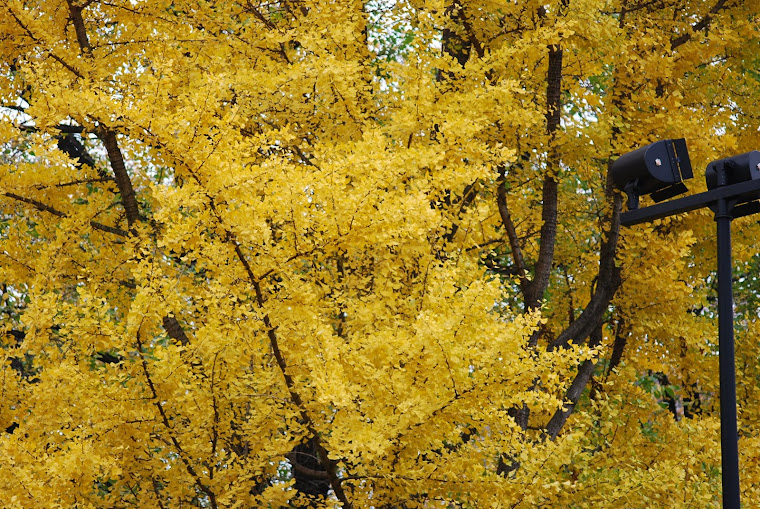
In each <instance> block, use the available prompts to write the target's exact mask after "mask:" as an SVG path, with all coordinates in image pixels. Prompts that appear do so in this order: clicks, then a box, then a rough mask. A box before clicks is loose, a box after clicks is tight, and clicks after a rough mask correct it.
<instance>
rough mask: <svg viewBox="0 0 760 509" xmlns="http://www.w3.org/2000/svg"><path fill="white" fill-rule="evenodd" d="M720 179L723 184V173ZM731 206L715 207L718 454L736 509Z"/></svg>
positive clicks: (727, 497) (727, 498)
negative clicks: (718, 398) (716, 246)
mask: <svg viewBox="0 0 760 509" xmlns="http://www.w3.org/2000/svg"><path fill="white" fill-rule="evenodd" d="M719 179H720V180H722V181H723V183H724V184H725V182H726V172H725V169H723V171H720V172H719ZM732 209H733V204H731V203H729V199H728V198H721V199H719V200H718V202H717V203H716V208H715V222H716V223H717V226H718V342H719V356H718V363H719V371H720V451H721V465H722V472H721V482H722V484H723V507H724V508H731V509H734V508H736V509H739V507H741V502H740V500H739V496H740V495H739V494H740V491H739V433H738V430H737V425H736V370H735V355H734V293H733V287H732V279H733V276H732V274H731V272H732V270H731V269H732V265H731V220H732V219H733V214H732Z"/></svg>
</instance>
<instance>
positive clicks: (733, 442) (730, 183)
mask: <svg viewBox="0 0 760 509" xmlns="http://www.w3.org/2000/svg"><path fill="white" fill-rule="evenodd" d="M679 142H680V144H679ZM658 144H664V146H665V147H666V148H667V149H668V154H669V160H668V161H665V162H663V159H662V158H660V157H657V158H654V157H655V156H654V155H652V154H655V152H656V153H657V154H660V153H661V150H660V149H661V147H659V145H658ZM653 148H654V149H657V150H653ZM650 151H651V152H652V154H649V155H647V153H648V152H650ZM618 161H620V164H619V165H618V167H617V168H616V166H615V165H616V164H618ZM618 161H616V162H615V163H613V165H612V171H613V177H617V178H615V182H616V184H617V186H618V188H620V189H621V190H623V191H625V192H626V193H627V194H628V203H629V208H630V209H632V210H629V211H628V212H624V213H623V214H621V216H620V223H621V224H622V225H623V226H632V225H635V224H640V223H646V222H650V221H654V220H655V219H662V218H664V217H668V216H672V215H675V214H681V213H684V212H689V211H691V210H695V209H698V208H702V207H710V208H711V209H712V210H713V212H714V213H715V222H716V224H717V236H718V239H717V241H718V340H719V354H720V357H719V371H720V444H721V466H722V472H721V480H722V487H723V508H724V509H739V508H740V507H741V500H740V488H739V434H738V430H737V419H736V370H735V354H734V302H733V301H734V298H733V289H732V274H731V272H732V266H731V221H732V220H733V219H735V218H737V217H742V216H746V215H749V214H754V213H756V212H760V201H758V200H760V152H758V151H752V152H748V153H746V154H741V155H738V156H733V157H730V158H726V159H722V160H719V161H713V162H712V163H710V164H709V165H708V167H707V173H706V178H707V187H708V189H709V190H708V191H707V192H705V193H699V194H696V195H692V196H686V197H684V198H679V199H677V200H671V201H668V202H664V203H658V204H657V205H652V206H650V207H645V208H643V209H639V208H638V197H639V195H640V194H652V197H653V198H654V199H655V200H658V199H666V198H670V197H673V196H675V195H676V194H680V193H681V192H684V191H685V190H686V187H685V186H684V185H683V180H684V179H688V178H691V176H692V174H691V164H690V163H689V161H688V153H687V152H686V145H685V142H684V141H683V140H665V141H663V142H657V143H655V144H652V145H649V146H647V147H642V148H641V149H639V150H636V151H634V152H631V153H630V154H626V155H624V156H622V157H621V158H620V159H618ZM661 166H666V168H665V170H666V171H665V172H664V173H663V169H661V168H660V167H661ZM682 170H684V171H682ZM662 175H664V177H663V176H662ZM642 191H643V192H642ZM658 193H659V196H658Z"/></svg>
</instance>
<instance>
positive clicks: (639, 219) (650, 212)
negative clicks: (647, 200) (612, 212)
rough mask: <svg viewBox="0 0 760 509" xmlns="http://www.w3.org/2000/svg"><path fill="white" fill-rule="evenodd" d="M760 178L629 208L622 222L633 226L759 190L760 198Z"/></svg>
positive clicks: (623, 214)
mask: <svg viewBox="0 0 760 509" xmlns="http://www.w3.org/2000/svg"><path fill="white" fill-rule="evenodd" d="M759 191H760V180H748V181H746V182H739V183H738V184H731V185H730V186H723V187H718V188H716V189H713V190H712V191H706V192H704V193H699V194H693V195H691V196H685V197H683V198H679V199H677V200H670V201H666V202H663V203H658V204H656V205H651V206H649V207H644V208H643V209H636V210H629V211H628V212H623V213H622V214H621V215H620V224H621V225H623V226H633V225H635V224H641V223H648V222H651V221H654V220H655V219H662V218H663V217H668V216H673V215H676V214H682V213H684V212H690V211H692V210H696V209H701V208H702V207H706V206H707V205H709V204H711V203H714V202H716V201H718V200H719V199H721V198H726V199H731V198H736V197H739V196H742V195H747V194H751V193H752V192H757V198H760V192H759Z"/></svg>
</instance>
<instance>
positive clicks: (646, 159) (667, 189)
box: [611, 138, 694, 210]
mask: <svg viewBox="0 0 760 509" xmlns="http://www.w3.org/2000/svg"><path fill="white" fill-rule="evenodd" d="M611 171H612V180H613V181H614V183H615V186H616V187H617V188H618V189H620V190H621V191H625V193H626V194H627V195H628V209H629V210H634V209H637V208H638V207H639V196H642V195H651V196H652V199H653V200H654V201H656V202H660V201H662V200H666V199H668V198H672V197H674V196H677V195H679V194H681V193H685V192H686V191H687V189H686V185H685V184H684V183H683V181H684V180H687V179H690V178H692V177H693V176H694V175H693V173H692V171H691V161H690V160H689V152H688V150H687V149H686V140H684V139H683V138H680V139H677V140H660V141H656V142H654V143H651V144H649V145H646V146H644V147H641V148H638V149H636V150H634V151H633V152H629V153H627V154H623V155H622V156H620V157H619V158H618V159H617V160H616V161H615V162H614V163H612V168H611Z"/></svg>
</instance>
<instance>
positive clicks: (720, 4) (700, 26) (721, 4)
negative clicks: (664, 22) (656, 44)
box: [670, 0, 728, 51]
mask: <svg viewBox="0 0 760 509" xmlns="http://www.w3.org/2000/svg"><path fill="white" fill-rule="evenodd" d="M727 3H728V2H727V0H718V1H717V2H716V3H715V5H713V6H712V9H710V11H709V12H708V13H707V14H705V15H704V17H703V18H702V19H700V20H699V21H697V22H696V23H695V24H693V25H692V26H691V30H692V32H691V33H689V32H686V33H685V34H681V35H680V36H678V37H676V38H675V39H671V41H670V51H673V50H675V49H676V48H678V47H679V46H681V45H683V44H685V43H687V42H688V41H690V40H691V38H692V37H693V36H694V35H695V34H697V33H699V32H701V31H702V30H704V29H706V28H707V27H709V26H710V22H711V21H712V19H713V16H715V15H716V14H718V13H719V12H720V11H722V10H723V9H725V8H726V7H728V6H727V5H726V4H727Z"/></svg>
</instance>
